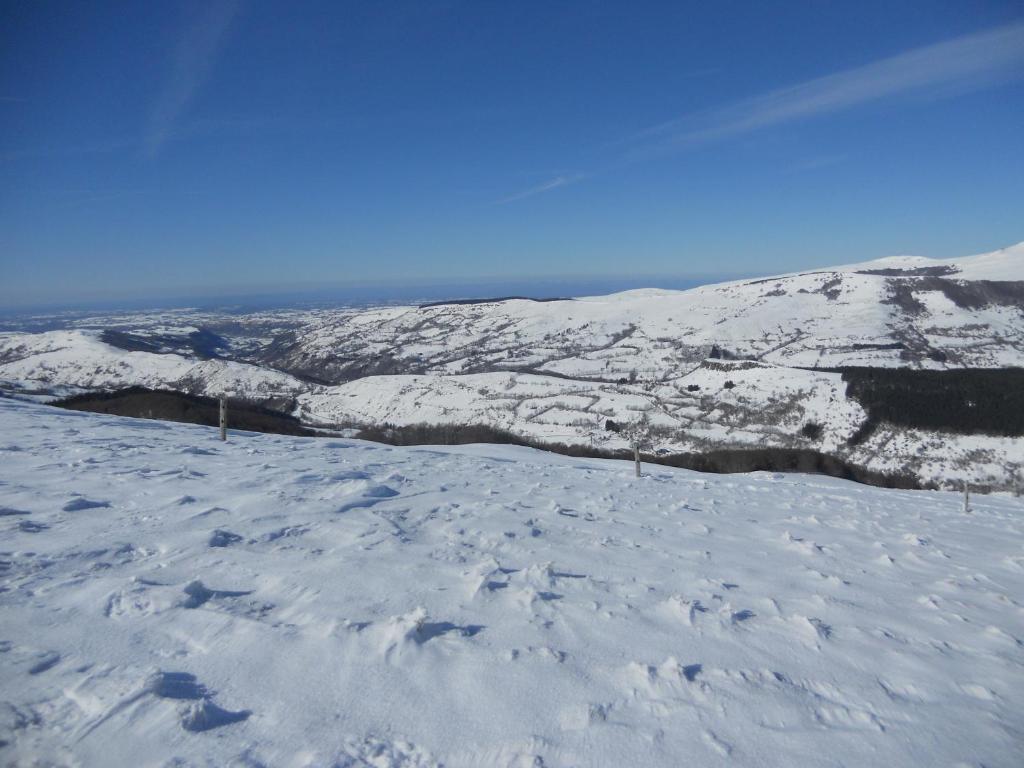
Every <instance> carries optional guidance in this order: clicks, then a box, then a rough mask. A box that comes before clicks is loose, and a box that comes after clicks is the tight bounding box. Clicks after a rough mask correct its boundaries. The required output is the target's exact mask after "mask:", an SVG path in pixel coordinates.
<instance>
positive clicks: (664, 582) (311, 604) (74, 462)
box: [0, 399, 1024, 768]
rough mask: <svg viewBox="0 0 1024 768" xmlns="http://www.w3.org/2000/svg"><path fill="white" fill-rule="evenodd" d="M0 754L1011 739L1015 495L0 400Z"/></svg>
mask: <svg viewBox="0 0 1024 768" xmlns="http://www.w3.org/2000/svg"><path fill="white" fill-rule="evenodd" d="M0 456H2V460H0V527H2V529H3V532H2V536H3V538H4V542H5V544H4V547H3V552H2V555H0V592H2V594H3V598H2V600H0V627H2V630H0V690H2V694H0V699H2V703H0V762H2V763H4V764H14V765H35V764H39V765H58V764H76V765H82V766H105V767H110V768H118V767H119V766H136V765H142V764H152V765H234V766H259V765H290V766H355V765H373V766H391V767H393V768H399V767H401V766H436V765H442V764H443V765H446V766H451V767H453V768H457V767H458V766H467V767H470V766H472V767H473V768H478V767H481V766H484V767H486V766H539V765H543V766H547V767H548V768H560V767H562V766H579V765H587V766H623V765H646V766H678V765H682V764H693V765H701V766H717V765H723V766H724V765H733V766H776V765H777V766H791V765H800V766H865V765H886V766H893V767H894V768H895V767H898V766H920V765H986V766H992V767H993V768H998V767H1006V768H1009V767H1010V766H1017V765H1020V763H1021V760H1022V759H1024V749H1022V744H1021V740H1020V738H1019V736H1020V733H1021V732H1022V729H1024V720H1022V715H1021V712H1022V711H1024V689H1022V687H1021V685H1020V682H1021V680H1022V679H1024V655H1022V652H1021V651H1022V647H1024V642H1022V641H1024V606H1022V605H1021V602H1020V600H1021V595H1024V515H1022V513H1024V506H1022V502H1021V501H1020V500H1019V499H1012V498H1008V497H997V496H988V497H981V498H975V499H974V500H973V509H972V510H971V511H970V512H969V513H965V512H964V510H963V502H962V498H961V497H960V496H959V495H958V494H950V493H942V492H923V491H891V490H881V489H876V488H869V487H866V486H862V485H856V484H852V483H848V482H845V481H840V480H834V479H829V478H823V477H812V476H801V475H790V476H781V475H770V474H763V473H758V474H753V475H729V476H721V475H700V474H696V473H691V472H687V471H684V470H672V469H665V468H649V469H650V470H651V471H649V473H648V474H647V475H646V476H645V477H643V478H640V479H636V478H634V477H632V468H631V467H630V466H629V465H627V464H624V463H621V462H611V461H600V460H585V459H571V458H568V457H562V456H557V455H553V454H548V453H543V452H539V451H533V450H530V449H525V448H515V447H497V446H472V447H463V448H423V449H402V448H388V447H384V446H379V445H374V444H369V443H363V442H359V441H353V440H339V439H329V440H328V439H313V438H287V437H280V436H271V435H253V434H238V433H235V434H232V435H231V437H230V440H229V442H227V443H221V442H220V441H218V440H217V439H216V431H215V430H214V429H208V428H201V427H190V426H185V425H172V424H165V423H160V422H153V421H140V420H130V419H121V418H116V417H108V416H99V415H94V414H83V413H76V412H66V411H59V410H56V409H50V408H46V407H44V406H40V405H35V404H30V403H24V402H17V401H13V400H9V399H8V400H3V399H0Z"/></svg>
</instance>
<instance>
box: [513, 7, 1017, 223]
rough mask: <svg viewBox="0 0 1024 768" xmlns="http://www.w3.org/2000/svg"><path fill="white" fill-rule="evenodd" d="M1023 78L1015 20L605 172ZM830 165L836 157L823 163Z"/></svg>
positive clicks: (645, 143)
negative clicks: (869, 108) (865, 109)
mask: <svg viewBox="0 0 1024 768" xmlns="http://www.w3.org/2000/svg"><path fill="white" fill-rule="evenodd" d="M1022 75H1024V22H1016V23H1012V24H1007V25H1005V26H1001V27H996V28H995V29H990V30H987V31H985V32H979V33H975V34H971V35H965V36H963V37H958V38H954V39H952V40H947V41H945V42H942V43H935V44H932V45H927V46H923V47H920V48H913V49H911V50H908V51H904V52H903V53H900V54H897V55H895V56H890V57H888V58H884V59H880V60H878V61H874V62H871V63H869V64H865V65H863V66H860V67H855V68H853V69H847V70H843V71H841V72H836V73H834V74H831V75H826V76H824V77H818V78H815V79H813V80H807V81H805V82H802V83H797V84H795V85H791V86H788V87H785V88H780V89H777V90H773V91H768V92H766V93H763V94H759V95H756V96H752V97H749V98H746V99H742V100H740V101H735V102H732V103H729V104H725V105H722V106H719V107H715V108H711V109H708V110H703V111H700V112H693V113H689V114H686V115H683V116H681V117H679V118H676V119H674V120H670V121H668V122H665V123H661V124H660V125H656V126H653V127H651V128H648V129H646V130H643V131H641V132H639V133H636V134H634V135H633V136H631V137H628V138H626V139H624V140H622V141H619V142H615V143H613V144H611V145H608V146H609V147H615V148H617V150H618V152H619V155H618V156H617V157H612V158H610V159H609V161H608V163H607V165H606V167H605V170H610V169H614V168H616V167H621V166H624V165H630V164H632V163H635V162H637V161H639V160H643V159H646V158H650V157H652V156H659V155H664V154H667V153H671V152H676V151H681V150H683V149H687V148H690V147H693V146H697V145H700V144H704V143H708V142H713V141H719V140H723V139H728V138H731V137H734V136H740V135H744V134H748V133H752V132H754V131H758V130H761V129H764V128H770V127H773V126H778V125H784V124H787V123H793V122H796V121H799V120H805V119H810V118H813V117H816V116H819V115H825V114H829V113H836V112H841V111H843V110H848V109H852V108H854V107H857V106H860V105H863V104H869V103H872V102H878V101H882V100H883V99H891V98H897V97H900V96H911V95H921V94H939V95H942V94H945V93H949V92H950V91H956V92H964V91H969V90H973V89H977V88H981V87H984V86H986V85H988V84H990V83H991V82H993V81H994V80H997V79H998V78H1001V77H1020V76H1022ZM825 164H831V160H830V161H829V163H820V164H819V165H825ZM595 175H597V172H596V171H591V172H588V173H579V174H576V175H575V176H571V177H569V176H558V177H556V178H554V179H551V180H550V181H548V182H546V183H544V184H541V185H539V186H536V187H533V188H531V189H528V190H525V191H523V192H520V193H518V194H515V195H510V196H509V197H506V198H504V199H503V200H501V201H500V202H504V203H507V202H512V201H515V200H522V199H523V198H527V197H532V196H534V195H539V194H542V193H544V192H548V191H550V190H553V189H558V188H559V187H564V186H567V185H568V184H572V183H575V182H578V181H581V180H583V179H585V178H590V177H592V176H595Z"/></svg>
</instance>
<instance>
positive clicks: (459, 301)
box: [418, 296, 573, 309]
mask: <svg viewBox="0 0 1024 768" xmlns="http://www.w3.org/2000/svg"><path fill="white" fill-rule="evenodd" d="M572 300H573V299H571V298H569V297H567V296H552V297H551V298H542V299H535V298H533V297H531V296H498V297H497V298H493V299H448V300H447V301H428V302H427V303H426V304H420V305H419V307H418V309H429V308H430V307H448V306H452V307H459V306H467V305H472V304H499V303H501V302H503V301H535V302H537V303H540V304H543V303H545V302H549V301H572Z"/></svg>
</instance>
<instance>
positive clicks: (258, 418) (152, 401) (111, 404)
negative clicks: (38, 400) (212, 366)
mask: <svg viewBox="0 0 1024 768" xmlns="http://www.w3.org/2000/svg"><path fill="white" fill-rule="evenodd" d="M52 405H55V406H57V407H58V408H66V409H68V410H72V411H90V412H92V413H108V414H112V415H115V416H132V417H134V418H141V419H161V420H163V421H176V422H180V423H183V424H203V425H205V426H207V427H215V426H217V425H218V424H219V420H220V414H219V408H220V405H219V403H218V401H217V400H216V399H215V398H212V397H203V396H201V395H187V394H184V393H182V392H175V391H172V390H161V389H147V388H145V387H129V388H127V389H119V390H115V391H113V392H89V393H86V394H83V395H75V396H73V397H67V398H64V399H63V400H58V401H56V402H54V403H52ZM228 428H229V429H243V430H246V431H250V432H269V433H272V434H276V435H299V436H311V435H315V434H316V433H315V432H313V431H312V430H310V429H307V428H306V427H304V426H302V423H301V422H300V421H299V420H298V419H296V418H295V417H294V416H289V415H287V414H284V413H279V412H277V411H273V410H271V409H269V408H264V407H261V406H259V405H254V404H253V403H248V402H246V401H244V400H237V399H233V398H232V399H229V401H228Z"/></svg>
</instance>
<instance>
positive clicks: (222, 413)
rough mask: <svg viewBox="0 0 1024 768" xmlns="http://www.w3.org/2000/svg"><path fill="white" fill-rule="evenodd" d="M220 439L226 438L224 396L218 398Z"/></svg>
mask: <svg viewBox="0 0 1024 768" xmlns="http://www.w3.org/2000/svg"><path fill="white" fill-rule="evenodd" d="M220 439H221V440H227V439H228V399H227V398H226V397H221V399H220Z"/></svg>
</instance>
